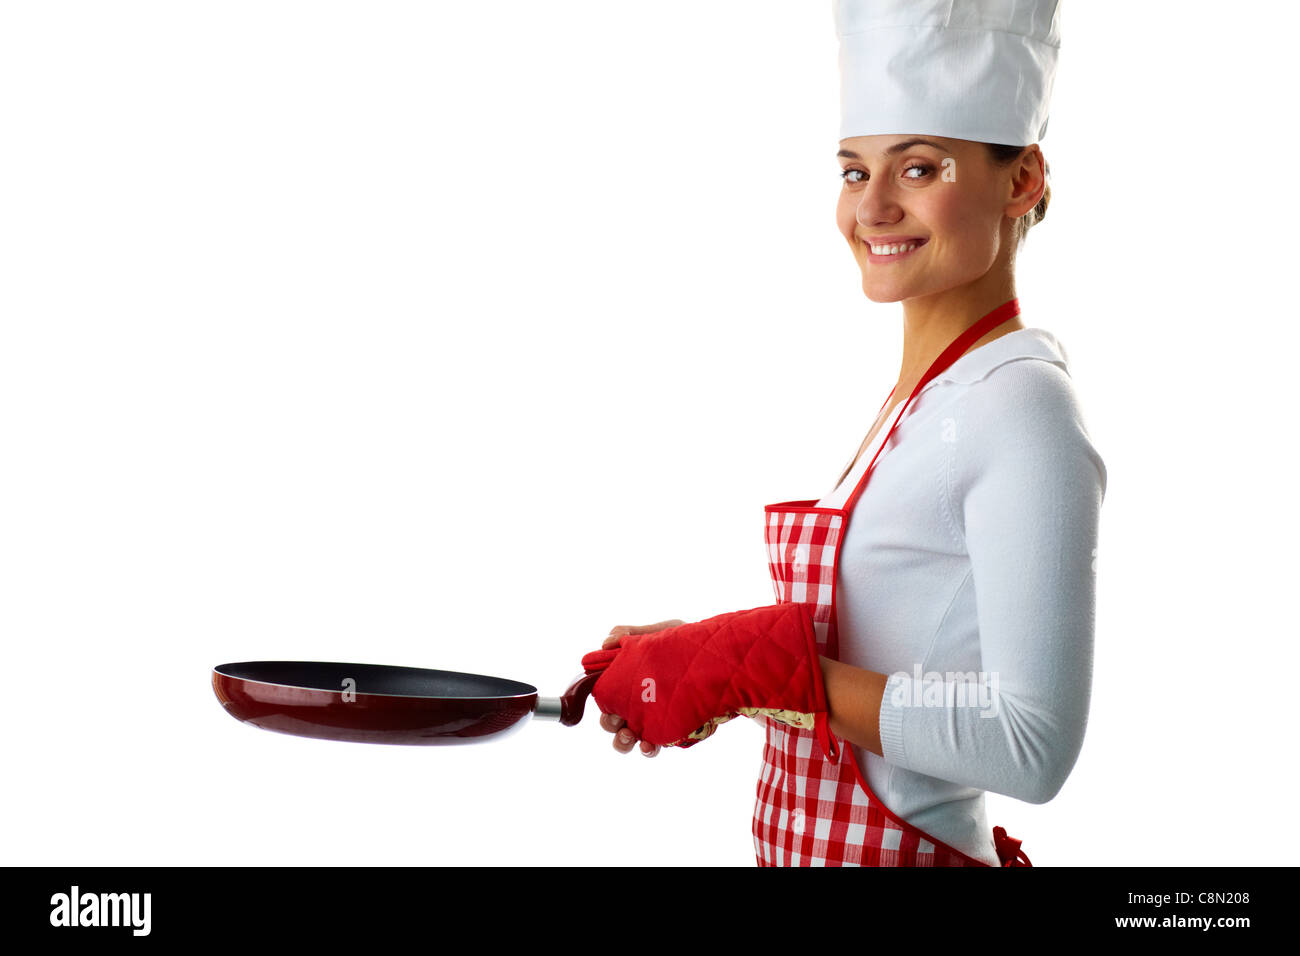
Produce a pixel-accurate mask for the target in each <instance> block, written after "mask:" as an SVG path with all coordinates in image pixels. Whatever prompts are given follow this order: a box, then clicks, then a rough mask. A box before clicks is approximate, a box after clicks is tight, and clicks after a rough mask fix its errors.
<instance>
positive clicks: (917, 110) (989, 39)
mask: <svg viewBox="0 0 1300 956" xmlns="http://www.w3.org/2000/svg"><path fill="white" fill-rule="evenodd" d="M834 4H835V33H836V35H837V36H838V37H839V42H840V139H847V138H848V137H850V136H873V135H877V134H881V133H891V134H908V133H916V134H922V135H924V134H929V135H932V136H945V137H950V138H952V139H969V140H974V141H976V142H980V143H1005V144H1006V145H1008V146H1028V145H1030V144H1031V143H1036V142H1038V141H1039V140H1040V139H1042V138H1043V136H1044V135H1045V134H1046V133H1047V113H1048V106H1049V105H1050V102H1051V98H1052V80H1053V79H1054V78H1055V76H1056V60H1057V56H1058V54H1059V52H1060V47H1061V28H1060V22H1059V7H1060V0H834Z"/></svg>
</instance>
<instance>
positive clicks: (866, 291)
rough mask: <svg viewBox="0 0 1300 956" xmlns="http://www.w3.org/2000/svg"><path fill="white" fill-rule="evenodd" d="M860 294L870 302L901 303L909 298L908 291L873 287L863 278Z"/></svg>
mask: <svg viewBox="0 0 1300 956" xmlns="http://www.w3.org/2000/svg"><path fill="white" fill-rule="evenodd" d="M862 294H863V295H865V296H866V297H867V298H868V299H870V300H871V301H872V302H882V303H883V302H902V301H903V300H904V299H907V298H911V295H910V294H909V292H908V290H905V289H898V288H887V287H886V288H881V287H873V286H872V285H871V283H869V282H867V280H866V278H865V277H864V278H863V280H862Z"/></svg>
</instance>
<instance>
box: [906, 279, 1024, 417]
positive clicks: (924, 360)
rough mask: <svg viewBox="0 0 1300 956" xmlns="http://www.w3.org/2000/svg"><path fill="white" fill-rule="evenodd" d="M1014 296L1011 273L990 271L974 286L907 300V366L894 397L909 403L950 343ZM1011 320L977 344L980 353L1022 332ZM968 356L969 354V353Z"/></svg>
mask: <svg viewBox="0 0 1300 956" xmlns="http://www.w3.org/2000/svg"><path fill="white" fill-rule="evenodd" d="M1015 297H1016V283H1015V275H1014V273H1013V272H1012V271H1011V269H1009V268H1004V269H999V268H994V269H990V270H989V271H988V272H987V273H985V274H984V276H982V277H981V278H979V279H977V280H976V281H975V282H971V283H968V284H966V285H964V286H958V287H957V288H954V289H947V290H945V291H943V292H936V293H934V294H933V295H927V296H918V297H917V298H913V299H904V300H903V362H902V365H901V367H900V368H899V372H898V384H897V385H896V386H895V391H894V398H895V399H896V400H906V399H907V396H908V395H910V394H911V392H912V389H913V388H914V387H915V386H916V383H917V382H919V381H920V380H921V376H922V375H924V374H925V373H926V371H927V370H928V369H929V368H930V366H931V365H932V364H933V363H934V360H935V359H937V358H938V357H939V355H940V353H941V352H943V350H944V349H946V348H947V347H948V346H949V344H951V343H952V340H953V339H955V338H956V337H957V336H959V335H961V333H962V332H964V331H965V330H966V329H968V328H970V326H971V325H972V324H973V323H975V322H977V321H979V320H980V319H981V318H982V317H984V316H985V315H988V314H989V313H990V312H992V311H993V310H994V309H996V308H997V307H998V306H1000V305H1002V303H1004V302H1006V301H1008V300H1010V299H1014V298H1015ZM1024 327H1025V325H1024V323H1023V322H1021V321H1020V316H1018V315H1017V316H1013V317H1012V318H1010V319H1008V320H1007V321H1005V322H1003V323H1001V324H1000V325H998V326H997V327H996V328H994V329H992V330H991V331H990V332H988V334H986V335H984V336H983V337H982V338H980V339H978V340H977V341H976V342H975V343H974V344H973V345H972V346H971V348H972V349H974V348H978V347H979V346H981V345H984V344H986V343H988V342H991V341H993V340H994V339H996V338H999V337H1000V336H1003V335H1006V334H1007V333H1008V332H1014V331H1016V330H1017V329H1023V328H1024ZM967 351H969V349H968V350H967Z"/></svg>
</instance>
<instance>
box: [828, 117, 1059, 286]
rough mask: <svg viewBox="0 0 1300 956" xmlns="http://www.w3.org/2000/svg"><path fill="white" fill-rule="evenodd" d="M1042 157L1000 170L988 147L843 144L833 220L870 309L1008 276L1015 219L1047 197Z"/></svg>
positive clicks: (881, 141)
mask: <svg viewBox="0 0 1300 956" xmlns="http://www.w3.org/2000/svg"><path fill="white" fill-rule="evenodd" d="M1040 157H1041V152H1039V151H1038V148H1037V147H1036V146H1035V147H1033V148H1031V149H1030V150H1029V152H1028V153H1027V154H1026V157H1025V159H1024V160H1021V161H1018V162H1015V163H1012V164H1011V165H1010V166H996V165H994V163H993V162H992V161H991V159H990V157H989V155H988V149H987V147H985V145H984V144H983V143H974V142H971V141H969V140H962V139H946V138H943V137H940V136H895V135H880V136H854V137H850V138H849V139H845V140H841V142H840V153H839V161H840V166H841V167H842V170H843V178H844V186H843V188H842V189H841V190H840V197H839V203H838V205H837V207H836V213H835V218H836V222H837V224H838V226H839V230H840V233H841V234H842V235H843V236H844V238H845V239H846V240H847V241H848V243H849V247H850V248H851V249H852V250H853V255H854V258H855V259H857V262H858V267H859V268H860V269H861V270H862V291H863V292H864V293H865V294H866V296H867V298H869V299H871V300H872V301H873V302H898V301H900V300H903V299H910V298H915V297H919V296H926V295H933V294H935V293H939V292H945V291H947V290H949V289H954V288H957V287H959V286H964V285H967V284H969V283H972V282H976V281H977V280H979V279H981V278H983V277H984V276H986V275H988V273H989V272H990V270H992V269H994V268H999V269H1002V268H1005V269H1007V270H1010V268H1011V259H1012V256H1013V255H1014V252H1015V250H1014V248H1012V242H1011V237H1012V227H1013V225H1014V219H1015V218H1016V217H1018V216H1021V215H1024V213H1026V212H1028V211H1029V210H1031V209H1032V208H1033V207H1034V204H1035V203H1037V202H1038V197H1039V196H1041V195H1042V188H1041V180H1040V181H1039V183H1038V184H1037V185H1038V188H1037V189H1036V190H1035V182H1034V178H1035V177H1034V175H1033V171H1034V170H1036V169H1038V163H1039V160H1040Z"/></svg>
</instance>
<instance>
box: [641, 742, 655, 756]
mask: <svg viewBox="0 0 1300 956" xmlns="http://www.w3.org/2000/svg"><path fill="white" fill-rule="evenodd" d="M641 752H642V753H643V754H645V755H646V756H647V757H657V756H659V745H658V744H649V743H646V742H645V741H644V740H643V741H641Z"/></svg>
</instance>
